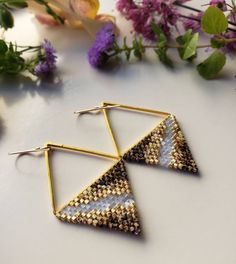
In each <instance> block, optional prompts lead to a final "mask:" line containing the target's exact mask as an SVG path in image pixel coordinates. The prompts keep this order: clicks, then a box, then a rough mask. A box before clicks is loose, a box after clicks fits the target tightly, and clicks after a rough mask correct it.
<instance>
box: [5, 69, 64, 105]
mask: <svg viewBox="0 0 236 264" xmlns="http://www.w3.org/2000/svg"><path fill="white" fill-rule="evenodd" d="M62 87H63V82H62V80H61V79H60V77H59V75H58V74H55V75H52V76H48V78H46V79H43V80H36V79H35V80H34V79H32V78H31V77H28V76H23V75H19V76H13V75H4V76H1V77H0V98H2V99H3V101H4V102H5V103H6V104H7V105H12V104H14V103H16V102H18V101H20V100H21V99H23V98H25V96H27V95H31V96H32V97H34V96H36V95H38V96H41V97H43V98H44V99H45V100H50V99H51V98H54V97H55V96H60V95H61V94H62Z"/></svg>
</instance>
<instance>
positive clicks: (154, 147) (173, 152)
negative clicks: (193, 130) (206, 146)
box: [123, 115, 198, 173]
mask: <svg viewBox="0 0 236 264" xmlns="http://www.w3.org/2000/svg"><path fill="white" fill-rule="evenodd" d="M123 158H124V160H126V161H129V162H136V163H145V164H148V165H160V166H163V167H167V168H172V169H178V170H183V171H189V172H193V173H197V172H198V168H197V165H196V163H195V161H194V159H193V157H192V154H191V152H190V149H189V147H188V145H187V143H186V140H185V138H184V135H183V133H182V131H181V129H180V126H179V124H178V122H177V120H176V118H175V117H174V116H173V115H170V116H168V117H167V118H166V119H164V120H163V121H162V122H161V123H160V124H159V125H158V126H157V127H156V128H154V129H153V130H152V131H151V132H150V133H149V134H148V135H147V136H146V137H144V138H143V139H142V140H141V141H140V142H138V143H137V144H136V145H135V146H133V147H132V148H131V149H129V150H128V151H127V152H126V153H125V154H124V157H123Z"/></svg>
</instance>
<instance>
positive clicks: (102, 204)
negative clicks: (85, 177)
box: [56, 161, 140, 235]
mask: <svg viewBox="0 0 236 264" xmlns="http://www.w3.org/2000/svg"><path fill="white" fill-rule="evenodd" d="M56 216H57V217H58V218H59V219H60V220H63V221H66V222H69V223H81V224H87V225H93V226H99V227H107V228H110V229H116V230H120V231H124V232H131V233H133V234H135V235H138V234H139V233H140V224H139V219H138V214H137V209H136V206H135V201H134V197H133V194H132V190H131V188H130V184H129V181H128V177H127V172H126V169H125V165H124V162H123V161H119V162H118V163H116V164H115V165H114V166H113V167H112V168H111V169H110V170H109V171H107V172H106V173H105V174H104V175H103V176H101V177H100V178H99V179H98V180H96V181H95V182H94V183H93V184H91V185H90V186H89V187H88V188H87V189H85V190H84V191H83V192H82V193H80V194H79V195H78V196H77V197H76V198H75V199H73V200H72V201H70V202H69V203H68V205H66V206H65V207H64V208H63V209H61V210H60V211H59V212H58V213H57V214H56Z"/></svg>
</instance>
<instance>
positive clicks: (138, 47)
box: [133, 38, 145, 60]
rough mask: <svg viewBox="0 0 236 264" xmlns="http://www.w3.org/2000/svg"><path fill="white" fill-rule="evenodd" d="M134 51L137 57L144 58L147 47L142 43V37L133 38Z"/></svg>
mask: <svg viewBox="0 0 236 264" xmlns="http://www.w3.org/2000/svg"><path fill="white" fill-rule="evenodd" d="M133 52H134V56H135V57H136V58H138V59H139V60H141V59H142V57H143V53H144V52H145V48H144V47H143V44H142V39H136V38H135V39H134V40H133Z"/></svg>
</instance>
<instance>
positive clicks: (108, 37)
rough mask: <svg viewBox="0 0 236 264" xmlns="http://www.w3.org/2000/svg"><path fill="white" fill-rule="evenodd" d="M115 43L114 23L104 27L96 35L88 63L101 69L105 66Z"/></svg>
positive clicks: (89, 52)
mask: <svg viewBox="0 0 236 264" xmlns="http://www.w3.org/2000/svg"><path fill="white" fill-rule="evenodd" d="M114 43H115V28H114V25H113V24H112V23H107V24H106V25H104V26H103V27H102V28H101V29H100V30H99V31H98V32H97V34H96V39H95V41H94V43H93V45H92V47H91V48H90V49H89V51H88V61H89V63H90V64H91V65H92V66H93V67H95V68H99V67H101V66H103V65H104V63H105V62H106V61H107V59H108V57H109V55H108V52H109V51H111V50H112V48H113V46H114Z"/></svg>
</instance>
